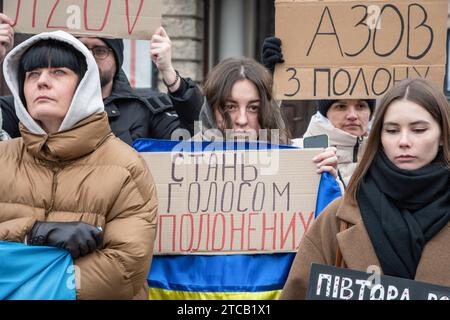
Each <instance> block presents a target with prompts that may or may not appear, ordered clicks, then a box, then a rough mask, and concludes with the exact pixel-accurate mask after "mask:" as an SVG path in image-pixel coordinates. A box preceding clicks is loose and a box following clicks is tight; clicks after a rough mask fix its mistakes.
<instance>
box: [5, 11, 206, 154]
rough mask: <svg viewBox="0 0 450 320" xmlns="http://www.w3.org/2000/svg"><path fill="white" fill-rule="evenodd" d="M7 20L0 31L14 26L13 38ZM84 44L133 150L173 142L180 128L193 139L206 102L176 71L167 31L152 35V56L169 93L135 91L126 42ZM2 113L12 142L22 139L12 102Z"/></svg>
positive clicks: (115, 127)
mask: <svg viewBox="0 0 450 320" xmlns="http://www.w3.org/2000/svg"><path fill="white" fill-rule="evenodd" d="M2 16H3V23H2V24H1V25H0V29H2V28H8V27H9V28H8V29H7V30H9V32H10V33H12V35H11V36H10V37H13V36H14V30H13V29H12V28H11V27H10V26H11V23H9V22H10V19H9V18H8V17H6V16H5V15H2ZM5 30H6V29H5ZM0 35H1V34H0ZM80 41H81V42H83V43H84V44H85V45H86V47H87V48H88V49H89V50H91V52H92V54H93V55H94V58H95V60H96V62H97V65H98V68H99V71H100V81H101V87H102V96H103V100H104V104H105V111H106V113H107V114H108V119H109V123H110V126H111V129H112V131H113V133H114V134H115V135H116V136H117V137H119V138H120V139H121V140H122V141H124V142H126V143H127V144H129V145H131V144H132V143H133V141H134V140H136V139H138V138H155V139H171V137H172V133H173V132H174V131H175V130H177V129H184V130H187V131H188V132H190V134H193V130H194V121H196V120H198V115H199V112H200V109H201V106H202V105H203V100H204V97H203V95H202V93H201V91H200V89H199V88H198V86H197V84H196V83H195V82H194V81H193V80H191V79H190V78H182V77H180V75H179V73H178V71H176V70H175V69H174V68H173V66H172V56H171V54H172V44H171V40H170V38H169V36H168V35H167V33H166V31H165V30H164V29H163V28H162V27H160V28H159V29H158V30H157V31H156V32H155V34H154V35H153V36H152V44H151V52H150V54H151V58H152V60H153V62H154V63H155V65H156V66H157V68H158V70H159V71H160V73H161V76H162V79H163V82H164V83H165V84H166V86H167V88H168V94H165V93H159V92H154V91H150V90H149V91H147V92H137V91H136V90H134V89H132V87H131V85H130V82H129V81H128V78H127V76H126V75H125V72H124V71H123V69H122V65H123V60H124V44H123V40H122V39H108V38H95V37H82V38H80ZM0 108H1V109H2V112H3V113H4V118H5V126H6V127H5V128H6V130H7V131H8V132H9V133H10V135H11V136H12V137H13V138H16V137H19V136H20V132H19V126H18V123H19V119H18V118H17V116H16V113H15V110H14V99H13V97H12V96H6V97H0Z"/></svg>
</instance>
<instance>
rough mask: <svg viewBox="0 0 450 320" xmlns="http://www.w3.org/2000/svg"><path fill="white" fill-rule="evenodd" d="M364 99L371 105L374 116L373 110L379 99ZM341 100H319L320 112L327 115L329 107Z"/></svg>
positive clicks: (371, 112) (371, 113) (371, 114)
mask: <svg viewBox="0 0 450 320" xmlns="http://www.w3.org/2000/svg"><path fill="white" fill-rule="evenodd" d="M362 100H364V101H366V102H367V104H368V105H369V109H370V117H371V118H372V116H373V111H374V110H375V104H376V102H377V100H375V99H362ZM337 101H339V100H319V101H318V105H319V112H320V113H321V114H322V115H323V116H324V117H326V116H327V112H328V109H330V107H331V105H332V104H333V103H335V102H337Z"/></svg>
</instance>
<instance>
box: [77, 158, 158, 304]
mask: <svg viewBox="0 0 450 320" xmlns="http://www.w3.org/2000/svg"><path fill="white" fill-rule="evenodd" d="M139 159H140V161H141V163H139V164H138V165H134V166H133V167H132V168H131V169H130V176H129V178H128V179H127V181H126V182H125V184H124V185H123V187H122V189H121V192H120V194H119V196H118V197H117V198H116V199H115V201H114V205H113V207H112V208H111V211H110V212H109V215H108V216H107V221H106V226H105V230H104V240H103V248H102V249H101V250H96V251H94V252H93V253H92V254H90V255H88V256H86V257H83V258H80V259H78V260H76V261H75V264H76V265H77V267H79V268H78V273H77V274H76V275H77V276H78V279H77V280H78V283H79V287H78V288H77V299H133V298H136V297H138V298H145V297H147V296H148V290H147V291H146V290H145V288H146V278H147V274H148V272H149V268H150V264H151V258H152V255H153V243H154V239H155V236H156V221H157V211H158V201H157V195H156V187H155V183H154V180H153V177H152V176H151V173H150V171H149V170H148V168H147V166H146V164H145V163H144V160H142V159H141V158H139ZM143 291H144V293H143ZM145 291H146V292H145Z"/></svg>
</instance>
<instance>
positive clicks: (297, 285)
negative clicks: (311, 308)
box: [281, 79, 450, 299]
mask: <svg viewBox="0 0 450 320" xmlns="http://www.w3.org/2000/svg"><path fill="white" fill-rule="evenodd" d="M449 222H450V107H449V105H448V102H447V99H446V98H445V96H444V95H443V93H442V90H440V89H439V88H437V87H436V86H435V85H434V84H433V83H431V82H430V81H428V80H424V79H415V80H404V81H402V82H400V83H399V84H397V85H396V86H395V87H393V88H392V89H391V90H390V91H388V92H387V93H386V95H385V96H384V98H383V99H382V100H381V102H380V106H379V108H378V110H377V113H376V115H375V119H374V122H373V127H372V130H371V133H370V135H369V139H368V144H367V148H366V150H365V152H364V155H363V157H362V159H361V162H360V165H359V166H358V168H357V169H356V170H355V172H354V173H353V176H352V178H351V180H350V183H349V185H348V188H347V192H346V194H345V195H344V197H343V198H340V199H338V200H336V201H334V202H333V203H331V204H330V205H329V206H328V207H327V208H326V209H325V210H324V211H323V212H322V214H321V215H320V216H319V218H318V220H316V221H315V222H314V224H313V225H312V226H311V228H310V229H309V230H308V231H307V233H306V234H305V236H304V238H303V239H302V241H301V243H300V247H299V250H298V253H297V255H296V258H295V260H294V263H293V265H292V268H291V270H290V273H289V277H288V280H287V282H286V284H285V287H284V289H283V293H282V295H281V298H282V299H304V298H305V295H306V290H307V288H308V282H309V273H310V268H311V264H312V263H319V264H326V265H336V266H338V267H345V268H350V269H355V270H360V271H367V270H368V268H369V267H370V266H379V267H380V269H381V271H382V272H383V274H385V275H389V276H395V277H401V278H407V279H414V280H417V281H422V282H428V283H432V284H436V285H443V286H450V250H448V244H449V243H450V224H449Z"/></svg>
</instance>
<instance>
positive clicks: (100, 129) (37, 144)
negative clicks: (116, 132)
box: [19, 112, 112, 162]
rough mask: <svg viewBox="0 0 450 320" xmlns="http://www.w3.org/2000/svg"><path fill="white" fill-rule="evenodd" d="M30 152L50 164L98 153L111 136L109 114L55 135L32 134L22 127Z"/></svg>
mask: <svg viewBox="0 0 450 320" xmlns="http://www.w3.org/2000/svg"><path fill="white" fill-rule="evenodd" d="M19 127H20V132H21V134H22V137H23V141H24V144H25V146H26V148H27V150H28V152H29V153H30V154H31V155H32V156H34V157H37V158H39V159H41V160H46V161H50V162H64V161H72V160H75V159H78V158H81V157H83V156H85V155H87V154H89V153H92V152H93V151H95V150H96V149H97V148H98V147H99V146H100V145H101V144H102V143H103V142H104V141H105V140H106V138H108V137H109V136H110V135H111V134H112V133H111V128H110V126H109V123H108V116H107V114H106V112H102V113H96V114H93V115H92V116H90V117H88V118H86V119H84V120H82V121H80V122H79V123H77V124H76V125H75V126H74V127H73V128H72V129H70V130H67V131H62V132H57V133H54V134H47V135H38V134H34V133H31V132H30V131H29V130H28V129H27V128H25V126H23V125H22V123H21V124H20V125H19Z"/></svg>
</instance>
